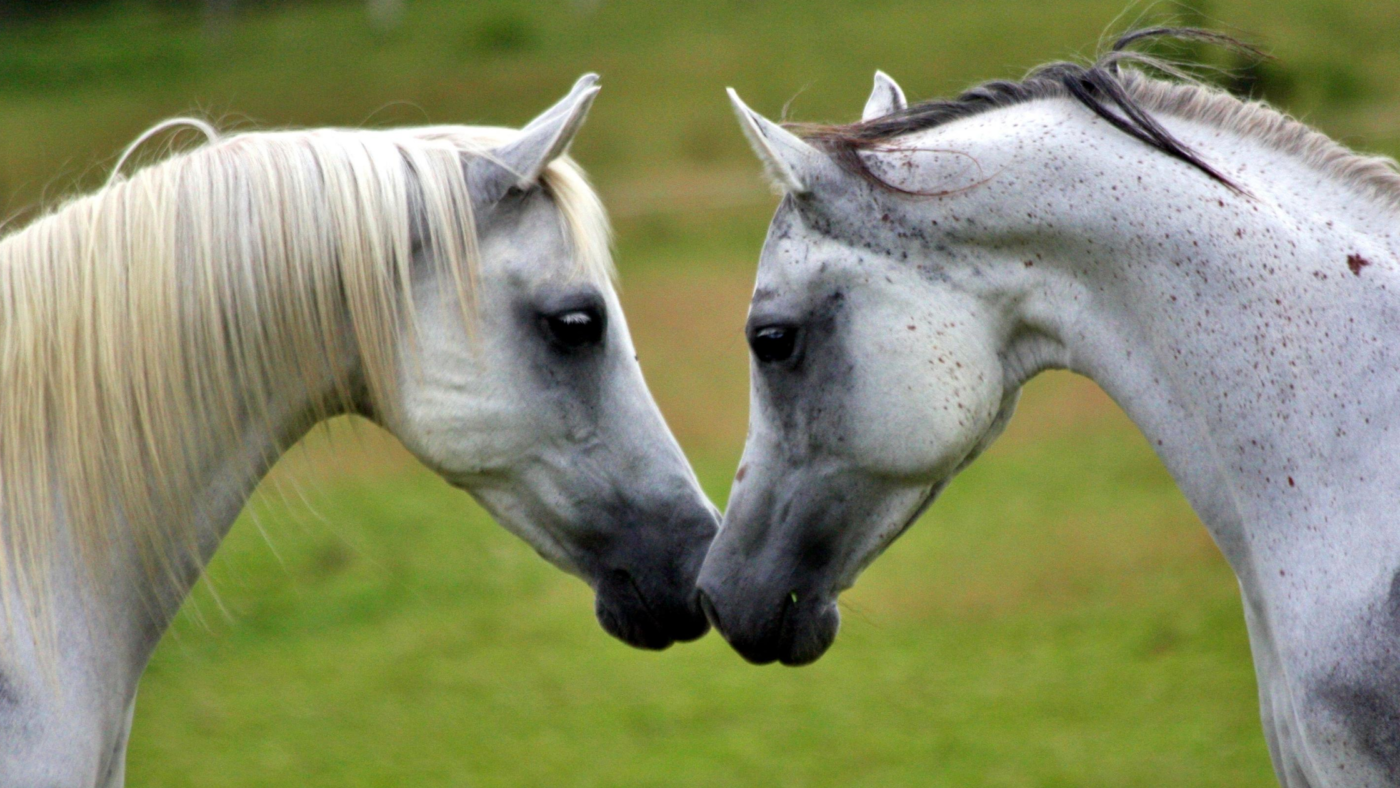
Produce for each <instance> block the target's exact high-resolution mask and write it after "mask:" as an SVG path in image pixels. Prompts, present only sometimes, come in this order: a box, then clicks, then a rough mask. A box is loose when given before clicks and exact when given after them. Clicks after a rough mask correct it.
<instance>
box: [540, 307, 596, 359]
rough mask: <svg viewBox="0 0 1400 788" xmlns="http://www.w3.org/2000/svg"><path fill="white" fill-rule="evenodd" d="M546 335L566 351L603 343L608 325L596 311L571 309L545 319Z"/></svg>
mask: <svg viewBox="0 0 1400 788" xmlns="http://www.w3.org/2000/svg"><path fill="white" fill-rule="evenodd" d="M544 326H545V333H546V334H547V335H548V336H549V339H550V340H551V341H552V342H554V344H556V345H558V346H559V347H562V348H564V349H566V350H577V349H579V348H583V347H588V346H590V345H596V344H598V343H600V342H602V341H603V330H604V329H605V328H607V324H606V323H605V321H604V320H603V315H602V314H601V313H600V312H598V311H597V310H595V309H570V310H568V311H567V312H560V313H558V314H554V315H546V316H545V318H544Z"/></svg>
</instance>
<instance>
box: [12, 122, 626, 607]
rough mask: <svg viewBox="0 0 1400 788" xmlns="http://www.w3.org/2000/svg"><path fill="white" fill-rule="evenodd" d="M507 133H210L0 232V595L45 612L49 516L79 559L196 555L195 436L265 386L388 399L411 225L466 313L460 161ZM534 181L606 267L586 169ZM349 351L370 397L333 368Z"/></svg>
mask: <svg viewBox="0 0 1400 788" xmlns="http://www.w3.org/2000/svg"><path fill="white" fill-rule="evenodd" d="M191 123H192V125H195V126H196V127H198V128H202V129H205V130H207V133H210V134H212V133H213V132H212V129H209V127H207V126H205V125H203V124H200V123H199V122H197V121H196V122H191ZM171 125H178V122H171V123H166V124H161V125H160V126H158V127H156V128H154V129H152V132H154V131H158V130H161V129H164V128H167V127H169V126H171ZM516 133H517V132H515V131H511V130H507V129H496V128H481V127H461V126H437V127H427V128H411V129H396V130H385V131H365V130H345V129H315V130H304V131H277V132H253V133H243V134H237V135H232V136H228V137H223V138H218V137H217V136H215V137H214V138H213V139H211V141H210V142H209V144H206V145H204V146H202V147H200V148H198V149H196V150H193V151H191V152H187V153H182V154H178V155H174V156H172V157H170V158H168V159H166V160H164V161H161V162H159V163H157V164H154V165H152V166H149V167H146V168H144V169H141V170H139V171H137V172H136V173H135V174H133V175H131V176H130V177H121V176H119V175H114V176H113V178H112V180H111V181H110V182H109V183H108V185H106V186H105V187H103V188H102V189H100V190H99V191H97V192H96V193H93V194H90V195H87V196H83V197H78V198H76V199H73V200H71V201H69V202H68V203H66V204H64V205H62V206H61V207H59V208H57V209H56V210H54V211H52V212H50V213H49V214H47V215H45V216H44V217H42V218H40V219H38V220H37V221H35V222H33V223H32V224H31V225H29V226H28V227H26V228H24V229H22V230H20V231H17V232H14V233H12V234H10V235H8V236H7V237H5V238H3V239H0V528H2V529H3V530H0V596H3V598H4V610H5V611H6V612H10V611H12V600H11V599H10V597H11V595H12V594H13V593H14V591H15V590H16V589H19V590H20V591H21V592H22V593H21V597H22V602H23V604H24V605H25V606H26V608H25V609H26V610H27V612H28V613H29V614H30V615H31V616H32V617H34V618H35V620H36V621H42V620H43V616H42V615H40V614H41V613H42V610H43V607H44V604H43V601H42V600H45V599H46V598H47V597H48V596H49V588H48V586H47V578H46V574H47V572H46V567H47V566H48V563H49V560H50V556H51V555H52V554H53V551H54V549H55V548H56V547H58V546H60V545H56V544H55V541H56V537H55V533H56V532H57V529H55V527H54V523H55V522H56V521H57V520H58V518H60V517H61V518H62V519H63V520H64V521H65V522H66V523H67V526H68V529H67V530H68V531H69V532H71V534H72V536H73V541H74V543H75V545H74V547H75V549H76V550H77V553H78V555H79V556H80V557H82V558H83V561H84V564H86V565H87V566H91V567H97V566H99V565H100V561H101V558H102V557H103V556H104V555H107V554H108V550H109V548H110V547H111V546H112V544H113V539H114V537H115V536H118V535H119V534H122V535H124V536H123V538H124V539H130V540H131V541H133V542H134V543H135V544H136V545H137V546H138V547H139V548H140V550H141V551H142V554H143V555H144V556H146V557H147V559H148V560H147V568H148V569H149V570H150V571H152V572H153V573H154V572H171V571H173V567H174V566H175V563H174V562H175V561H176V560H184V561H187V560H188V559H190V558H194V557H195V551H194V545H193V544H192V543H191V542H192V539H191V538H190V537H189V536H188V535H187V534H186V533H184V532H188V531H189V530H190V529H189V528H188V527H187V526H188V525H189V519H188V518H189V517H190V516H191V514H192V513H191V512H189V511H180V510H179V502H181V501H188V500H191V499H192V497H193V496H192V493H193V489H192V488H193V486H194V485H195V484H196V483H197V482H196V477H197V475H198V474H199V473H200V470H201V469H200V468H198V467H197V465H198V458H199V457H200V456H201V454H200V449H201V447H208V446H218V445H230V444H231V442H232V441H234V440H236V439H237V430H238V428H239V424H240V422H241V421H246V419H247V418H249V417H251V418H262V419H265V420H270V415H269V409H270V408H271V407H272V404H273V403H272V400H273V398H274V397H275V396H276V395H277V393H278V392H276V391H274V390H273V386H275V385H277V384H278V383H279V382H283V383H285V381H289V380H298V379H301V380H305V381H306V382H307V384H308V385H314V384H316V382H317V381H320V386H321V387H322V388H324V385H325V382H324V381H325V380H327V376H329V378H330V382H331V384H332V388H333V390H334V392H335V395H334V396H335V399H336V401H335V402H332V403H329V404H327V405H326V406H325V407H326V408H327V410H332V409H337V408H339V407H343V406H348V405H349V404H350V402H351V398H352V397H356V396H360V397H365V396H367V397H368V400H369V402H370V403H371V405H372V406H373V407H374V408H375V409H376V411H377V412H381V413H384V412H386V410H391V409H392V405H391V403H392V402H393V398H392V397H391V396H390V394H392V389H393V387H394V375H395V370H396V365H395V358H394V348H395V342H394V340H395V334H396V332H397V331H398V330H399V326H400V325H402V324H403V323H402V321H401V318H402V317H403V316H405V314H406V313H411V310H412V304H411V303H409V299H408V298H407V294H408V292H409V289H408V282H409V275H410V271H409V268H410V262H411V259H412V251H413V250H412V243H413V240H414V239H413V235H414V233H415V231H416V232H418V233H420V234H421V239H420V240H421V242H422V243H423V244H425V245H426V246H428V247H430V248H432V249H433V250H435V252H436V254H435V258H436V262H437V265H439V266H440V267H441V269H442V271H441V273H442V274H443V275H444V278H443V279H441V281H443V282H455V286H456V289H457V294H458V297H459V299H460V302H461V304H462V308H463V309H464V310H465V311H466V313H467V314H470V310H471V308H472V298H473V283H474V281H475V278H476V271H477V266H478V265H479V259H478V253H477V242H476V237H475V223H474V220H473V216H472V209H471V200H470V197H469V195H468V192H467V189H468V184H467V182H466V176H465V168H464V166H463V158H464V156H472V155H483V154H486V152H487V151H488V150H490V149H491V148H494V147H496V146H499V145H500V144H502V143H504V142H506V141H508V140H511V139H512V138H513V137H514V135H515V134H516ZM149 134H150V132H148V134H147V135H143V136H142V137H141V138H139V139H138V140H137V143H135V144H140V143H141V142H142V141H143V140H144V139H145V138H146V137H147V136H148V135H149ZM135 144H133V148H134V147H135ZM129 152H130V149H129V150H128V153H129ZM125 158H126V157H125V156H124V157H123V160H125ZM541 182H542V186H543V188H545V189H546V190H547V191H548V192H549V193H551V195H552V196H553V199H554V201H555V203H556V205H557V206H558V208H559V210H560V213H561V215H562V217H563V221H564V223H565V224H566V225H567V226H566V228H565V229H566V231H567V233H568V236H569V237H570V238H571V239H572V242H573V244H574V247H575V257H576V259H577V263H578V265H579V266H580V267H581V269H582V270H581V274H582V275H584V276H586V277H589V278H593V279H597V280H602V279H606V278H608V277H610V276H611V270H612V268H611V266H612V264H611V257H610V231H609V229H608V224H607V220H606V217H605V214H604V212H603V208H602V205H601V203H600V202H599V200H598V198H597V196H596V195H595V194H594V192H593V190H592V189H591V188H590V187H589V185H588V182H587V180H586V179H585V177H584V175H583V173H582V171H581V170H580V169H579V168H578V167H577V166H576V165H575V164H574V163H573V162H572V161H570V160H569V159H568V158H567V157H564V158H560V159H557V160H555V161H554V162H553V163H552V164H551V165H550V166H549V167H548V169H547V170H546V172H545V174H544V176H543V177H542V179H541ZM449 277H450V278H449ZM347 324H348V325H349V326H351V328H352V330H351V332H350V333H351V336H342V335H341V334H342V333H343V332H342V331H341V330H340V327H341V326H344V325H347ZM347 352H349V353H353V355H354V357H355V358H358V359H359V360H360V363H361V371H362V379H363V383H364V388H365V389H367V391H365V392H352V391H351V390H350V388H351V386H352V382H351V381H349V380H346V379H344V375H343V373H341V372H339V371H338V370H339V369H340V368H341V366H343V365H341V364H338V363H336V359H337V358H343V357H344V354H345V353H347ZM321 415H324V414H321ZM118 529H120V531H118Z"/></svg>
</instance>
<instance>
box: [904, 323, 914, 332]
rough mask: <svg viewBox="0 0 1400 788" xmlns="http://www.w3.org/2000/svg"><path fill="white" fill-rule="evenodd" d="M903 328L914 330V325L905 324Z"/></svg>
mask: <svg viewBox="0 0 1400 788" xmlns="http://www.w3.org/2000/svg"><path fill="white" fill-rule="evenodd" d="M905 328H907V329H909V330H910V331H913V330H914V326H913V325H912V324H911V325H907V326H905Z"/></svg>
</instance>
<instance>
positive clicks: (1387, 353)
mask: <svg viewBox="0 0 1400 788" xmlns="http://www.w3.org/2000/svg"><path fill="white" fill-rule="evenodd" d="M1097 125H1099V126H1100V127H1102V128H1100V129H1098V130H1097V131H1096V133H1097V134H1098V135H1099V136H1101V137H1102V146H1101V147H1098V148H1097V149H1096V150H1095V151H1094V152H1093V153H1092V154H1088V153H1085V152H1084V147H1085V143H1084V135H1083V134H1082V127H1081V128H1080V129H1079V130H1077V131H1078V132H1080V136H1078V138H1076V139H1073V140H1072V141H1066V143H1065V144H1066V145H1070V144H1073V145H1076V146H1077V147H1078V152H1076V153H1069V152H1066V151H1065V150H1063V149H1062V150H1061V153H1063V154H1064V156H1065V160H1068V161H1071V164H1070V166H1069V167H1068V171H1070V172H1073V171H1074V169H1075V167H1074V165H1073V163H1072V162H1073V158H1074V157H1075V156H1080V157H1084V156H1086V155H1093V156H1097V157H1098V161H1097V162H1095V164H1097V169H1098V171H1097V173H1096V177H1094V178H1089V179H1080V180H1078V181H1077V182H1076V183H1075V184H1071V185H1066V184H1059V185H1056V186H1047V188H1046V189H1043V190H1042V189H1026V188H1025V184H1024V183H1021V184H1018V185H1017V186H1018V188H1016V189H1015V190H1013V191H1008V192H1007V193H1003V194H1000V195H998V194H989V195H988V196H987V199H989V200H994V201H999V202H994V203H992V204H993V205H996V207H997V215H998V216H1006V217H1021V216H1026V215H1027V213H1036V214H1038V215H1039V216H1040V219H1041V220H1042V221H1041V222H1040V223H1039V224H1038V225H1037V227H1038V228H1039V229H1037V230H1036V231H1034V232H1032V233H1030V234H1029V239H1030V240H1029V242H1028V243H1026V246H1025V252H1026V254H1027V257H1026V258H1025V259H1031V260H1034V259H1035V258H1034V257H1032V256H1031V255H1033V254H1034V253H1035V252H1036V251H1047V252H1048V253H1047V254H1045V256H1044V259H1045V263H1044V264H1041V265H1039V266H1033V267H1028V268H1025V269H1024V272H1025V275H1026V276H1027V281H1029V282H1031V283H1032V284H1031V285H1030V286H1029V288H1028V289H1029V294H1028V295H1027V297H1026V299H1025V309H1026V310H1027V313H1028V314H1029V315H1030V322H1032V324H1035V325H1038V326H1040V327H1041V329H1042V330H1043V331H1044V333H1045V335H1047V336H1048V337H1050V338H1051V343H1050V344H1051V346H1053V347H1055V348H1056V350H1055V351H1053V352H1051V353H1049V354H1048V355H1049V356H1050V357H1051V358H1052V359H1053V360H1052V361H1050V363H1049V364H1048V365H1051V366H1067V367H1069V368H1071V369H1073V370H1075V371H1078V372H1080V373H1082V374H1085V375H1087V376H1088V377H1090V378H1092V379H1094V380H1095V381H1096V382H1098V383H1099V385H1101V386H1102V387H1103V388H1104V389H1105V390H1106V391H1107V392H1108V393H1109V394H1110V395H1111V396H1112V397H1113V398H1114V399H1115V400H1116V401H1117V402H1118V403H1119V404H1120V405H1121V406H1122V407H1123V408H1124V410H1125V411H1127V413H1128V414H1129V416H1130V417H1131V418H1132V419H1133V420H1134V421H1135V422H1136V423H1137V425H1138V426H1139V427H1140V428H1141V429H1142V431H1143V432H1144V434H1145V435H1146V437H1147V438H1148V440H1149V441H1150V443H1151V445H1152V446H1153V447H1154V448H1155V449H1156V451H1157V452H1158V454H1159V455H1160V456H1161V458H1162V460H1163V461H1164V463H1165V464H1166V466H1167V468H1168V469H1169V471H1170V472H1171V473H1172V474H1173V476H1174V477H1175V478H1176V480H1177V482H1178V484H1179V485H1180V487H1181V488H1182V490H1183V492H1184V493H1185V494H1186V495H1187V497H1188V498H1189V499H1190V501H1191V503H1192V504H1193V506H1194V508H1195V510H1196V512H1197V513H1198V514H1199V516H1200V517H1201V518H1202V520H1203V521H1205V523H1206V525H1207V526H1208V528H1209V529H1210V530H1211V532H1212V535H1213V536H1214V537H1215V539H1216V541H1217V543H1218V544H1219V545H1220V546H1221V548H1222V550H1223V552H1224V553H1225V555H1226V557H1227V559H1229V560H1230V562H1231V564H1232V565H1233V567H1234V568H1235V570H1236V572H1237V573H1238V574H1239V575H1240V577H1241V580H1242V581H1245V583H1246V585H1248V584H1249V582H1250V578H1252V577H1253V576H1255V575H1256V574H1260V575H1262V574H1263V573H1264V572H1265V568H1267V571H1268V573H1269V574H1270V576H1272V575H1273V574H1274V572H1275V570H1276V569H1277V568H1280V567H1283V566H1285V565H1288V566H1292V565H1296V563H1297V551H1300V550H1312V549H1315V548H1317V547H1318V546H1319V545H1318V540H1322V539H1327V540H1333V539H1348V540H1351V544H1353V545H1355V546H1356V548H1357V549H1360V550H1366V549H1372V550H1374V551H1378V553H1383V554H1388V555H1393V554H1395V553H1396V552H1397V551H1400V544H1392V542H1397V539H1395V538H1394V537H1392V536H1389V535H1387V530H1388V529H1383V528H1377V527H1374V526H1375V523H1373V522H1370V520H1369V519H1368V517H1369V518H1375V517H1377V516H1380V515H1377V514H1374V513H1376V512H1387V511H1390V510H1391V508H1392V506H1393V503H1385V502H1383V501H1382V498H1383V497H1384V495H1385V493H1384V492H1383V491H1384V489H1385V486H1384V485H1381V484H1377V482H1378V481H1379V480H1380V478H1381V477H1382V476H1383V475H1388V472H1389V471H1391V470H1393V469H1394V465H1395V462H1394V460H1393V459H1392V458H1393V457H1394V456H1396V454H1397V453H1396V449H1397V448H1400V447H1397V443H1400V409H1397V408H1396V407H1395V404H1396V397H1397V391H1396V388H1397V387H1396V385H1395V382H1396V381H1395V373H1396V370H1397V369H1400V343H1397V341H1396V338H1395V337H1394V336H1392V333H1393V327H1394V326H1395V325H1400V252H1398V251H1397V240H1396V234H1395V232H1396V230H1397V229H1400V221H1397V219H1396V217H1395V214H1394V213H1393V211H1392V210H1391V209H1389V208H1387V207H1385V206H1383V205H1380V204H1378V203H1377V202H1376V201H1375V200H1372V199H1368V198H1367V197H1366V196H1365V195H1363V194H1359V193H1358V192H1357V190H1354V189H1352V188H1351V187H1349V186H1347V185H1345V184H1341V183H1337V182H1335V181H1332V180H1330V179H1329V178H1328V177H1327V176H1325V175H1319V174H1318V173H1317V172H1316V171H1315V170H1312V169H1310V168H1309V167H1307V166H1305V165H1304V164H1303V163H1302V162H1298V161H1295V160H1292V159H1290V158H1289V157H1288V156H1287V155H1285V154H1282V153H1279V152H1276V151H1271V150H1268V149H1266V148H1265V147H1264V146H1263V145H1261V144H1260V143H1258V142H1256V141H1251V140H1245V139H1238V138H1234V137H1231V136H1230V135H1221V134H1219V133H1218V132H1217V131H1216V130H1212V129H1205V128H1199V127H1193V126H1191V125H1190V124H1184V123H1173V124H1171V125H1173V126H1174V128H1173V130H1174V131H1176V132H1177V133H1178V134H1180V135H1181V136H1182V137H1184V138H1185V139H1186V140H1187V141H1188V143H1190V144H1192V145H1193V146H1195V147H1196V148H1197V150H1199V151H1200V152H1201V153H1202V154H1203V155H1204V156H1205V158H1206V159H1207V160H1208V161H1212V162H1216V163H1219V164H1222V165H1223V166H1222V169H1223V170H1224V171H1225V172H1226V173H1227V174H1232V175H1234V174H1237V175H1238V176H1239V182H1240V184H1241V185H1242V186H1243V188H1244V189H1246V190H1248V192H1249V194H1239V193H1235V192H1232V191H1231V190H1229V189H1227V188H1225V187H1223V186H1221V185H1219V184H1217V183H1214V182H1213V181H1210V180H1208V179H1207V178H1205V177H1204V176H1203V175H1201V174H1200V173H1198V172H1195V171H1191V170H1188V169H1186V168H1184V167H1182V166H1181V165H1180V164H1179V163H1178V162H1175V161H1173V160H1170V159H1168V158H1167V157H1165V156H1160V155H1156V154H1153V153H1149V152H1146V151H1145V150H1144V149H1142V147H1141V146H1140V145H1139V143H1137V142H1136V141H1135V140H1130V139H1128V138H1127V137H1126V136H1124V135H1120V134H1117V132H1114V131H1112V130H1108V129H1107V128H1106V127H1103V124H1097ZM1066 133H1067V134H1068V132H1066ZM1047 147H1049V148H1051V149H1053V146H1047ZM1115 154H1121V155H1119V156H1118V157H1117V161H1116V163H1115V165H1114V166H1106V165H1105V164H1104V160H1109V161H1112V160H1113V158H1114V155H1115ZM1105 169H1106V170H1107V172H1105V171H1104V170H1105ZM1047 171H1051V172H1053V171H1054V168H1047ZM1254 173H1263V174H1264V176H1263V177H1255V176H1254ZM992 191H995V189H992ZM1056 192H1058V193H1056ZM1017 194H1019V195H1025V196H1021V197H1019V203H1020V205H1018V204H1016V203H1015V202H1012V200H1015V199H1016V195H1017ZM1057 197H1061V198H1064V199H1056V198H1057ZM1047 205H1052V206H1055V205H1058V206H1060V207H1058V208H1051V211H1054V212H1058V215H1055V216H1046V215H1045V212H1046V206H1047ZM1047 225H1050V226H1052V228H1051V229H1048V230H1047V229H1046V227H1047ZM1021 229H1022V231H1024V228H1021ZM1021 237H1022V238H1026V237H1027V236H1026V234H1025V233H1024V232H1022V234H1021ZM1368 512H1369V513H1371V514H1369V515H1368ZM1270 537H1278V538H1270ZM1331 552H1332V554H1334V555H1335V554H1336V551H1335V550H1334V551H1331ZM1336 569H1337V571H1338V572H1341V571H1345V570H1344V568H1342V567H1340V566H1339V567H1337V568H1336Z"/></svg>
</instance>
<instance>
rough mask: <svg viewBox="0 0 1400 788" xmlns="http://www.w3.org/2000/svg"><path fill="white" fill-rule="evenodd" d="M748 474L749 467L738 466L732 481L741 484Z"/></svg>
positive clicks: (745, 465)
mask: <svg viewBox="0 0 1400 788" xmlns="http://www.w3.org/2000/svg"><path fill="white" fill-rule="evenodd" d="M748 472H749V466H748V465H747V464H744V465H740V466H739V472H738V473H736V474H734V481H736V482H742V481H743V480H744V477H745V476H746V475H748Z"/></svg>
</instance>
